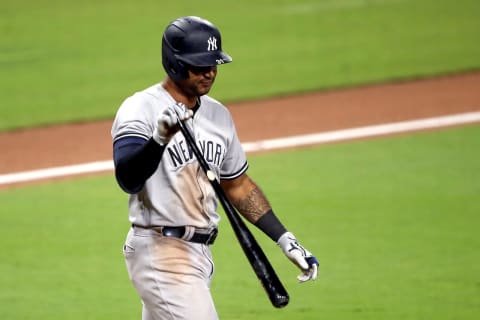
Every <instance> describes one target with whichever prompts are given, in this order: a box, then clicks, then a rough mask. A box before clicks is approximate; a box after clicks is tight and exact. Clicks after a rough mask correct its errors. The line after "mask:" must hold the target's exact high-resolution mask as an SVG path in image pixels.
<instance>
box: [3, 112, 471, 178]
mask: <svg viewBox="0 0 480 320" xmlns="http://www.w3.org/2000/svg"><path fill="white" fill-rule="evenodd" d="M479 121H480V112H469V113H461V114H454V115H449V116H441V117H434V118H425V119H418V120H412V121H402V122H394V123H386V124H381V125H372V126H365V127H357V128H351V129H345V130H335V131H328V132H320V133H314V134H306V135H297V136H291V137H286V138H278V139H268V140H260V141H256V142H245V143H242V146H243V148H244V149H245V152H247V153H250V152H259V151H270V150H278V149H285V148H293V147H301V146H308V145H316V144H322V143H329V142H336V141H343V140H353V139H360V138H367V137H374V136H382V135H388V134H395V133H402V132H409V131H418V130H425V129H434V128H441V127H448V126H456V125H462V124H468V123H474V122H479ZM113 169H114V167H113V161H112V160H105V161H95V162H89V163H83V164H77V165H69V166H61V167H54V168H46V169H39V170H31V171H23V172H14V173H8V174H2V175H0V185H6V184H14V183H21V182H31V181H35V180H42V179H51V178H58V177H66V176H73V175H80V174H91V173H98V172H104V171H112V170H113Z"/></svg>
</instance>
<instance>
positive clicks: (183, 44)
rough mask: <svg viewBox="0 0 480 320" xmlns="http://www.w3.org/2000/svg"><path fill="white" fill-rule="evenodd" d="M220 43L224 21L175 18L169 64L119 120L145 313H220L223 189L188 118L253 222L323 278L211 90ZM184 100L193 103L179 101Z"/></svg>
mask: <svg viewBox="0 0 480 320" xmlns="http://www.w3.org/2000/svg"><path fill="white" fill-rule="evenodd" d="M231 61H232V58H231V57H230V56H229V55H228V54H226V53H225V52H223V51H222V42H221V37H220V32H219V30H218V29H217V27H216V26H214V25H213V24H212V23H210V22H209V21H207V20H204V19H202V18H199V17H193V16H188V17H182V18H179V19H176V20H174V21H173V22H171V23H170V24H169V25H168V26H167V27H166V29H165V32H164V34H163V39H162V63H163V67H164V69H165V71H166V73H167V76H166V78H165V79H164V81H162V82H161V83H158V84H155V85H153V86H151V87H150V88H147V89H145V90H143V91H141V92H137V93H135V94H134V95H132V96H131V97H129V98H127V99H126V100H125V101H124V102H123V104H122V105H121V106H120V108H119V110H118V112H117V114H116V117H115V120H114V123H113V126H112V138H113V157H114V163H115V176H116V179H117V182H118V184H119V186H120V187H121V188H122V189H123V190H124V191H125V192H127V193H129V194H130V196H129V202H128V206H129V220H130V223H131V226H132V227H131V229H130V230H129V232H128V235H127V238H126V241H125V245H124V247H123V253H124V256H125V260H126V265H127V270H128V273H129V276H130V279H131V281H132V282H133V285H134V287H135V288H136V290H137V292H138V294H139V296H140V298H141V300H142V303H143V310H142V319H144V320H147V319H172V320H173V319H176V320H178V319H188V320H192V319H199V320H203V319H209V320H210V319H218V315H217V312H216V310H215V307H214V304H213V301H212V297H211V294H210V281H211V279H212V276H213V273H214V265H213V261H212V255H211V252H210V245H212V244H213V243H214V241H215V237H216V235H217V226H218V222H219V220H220V217H219V215H218V214H217V206H218V201H217V197H216V195H215V192H214V190H213V188H212V186H211V185H210V183H209V182H208V180H207V177H206V176H205V174H204V173H203V171H202V170H201V168H200V166H199V164H198V162H197V160H196V158H195V156H194V155H193V153H192V150H190V149H189V147H188V145H187V143H186V141H185V139H184V137H183V135H182V134H181V132H178V131H179V127H178V121H179V120H182V121H183V120H186V121H188V123H189V126H190V128H191V129H192V131H193V135H194V138H195V139H196V142H197V144H198V146H199V147H200V150H201V152H202V153H203V155H204V158H205V160H206V161H207V162H208V163H209V165H210V166H211V168H212V169H213V170H214V171H215V174H216V176H217V177H220V183H221V186H222V188H223V190H224V191H225V193H226V195H227V196H228V198H229V199H230V201H231V202H232V203H233V205H234V206H235V207H236V208H237V210H238V211H239V212H240V214H241V215H243V216H244V217H245V218H246V219H247V220H248V221H249V222H251V223H252V224H254V225H255V226H256V227H258V228H259V229H260V230H262V231H263V232H264V233H265V234H266V235H268V236H269V237H270V238H271V239H272V240H273V241H275V242H276V243H277V244H278V245H279V246H280V248H281V249H282V250H283V252H284V253H285V255H286V256H287V257H288V258H289V259H290V260H291V261H292V262H294V263H295V264H296V265H297V266H298V267H299V268H300V270H301V272H302V273H301V274H300V276H299V277H298V280H299V281H301V282H304V281H307V280H315V279H316V277H317V267H318V262H317V259H316V258H315V257H314V256H312V254H311V253H310V252H309V251H308V250H306V249H305V248H304V247H302V246H301V245H300V244H299V243H298V242H297V240H296V239H295V236H294V235H293V234H292V233H291V232H288V231H287V229H286V228H285V227H284V226H283V225H282V223H281V222H280V221H279V219H278V218H277V217H276V216H275V214H274V213H273V211H272V208H271V206H270V204H269V202H268V200H267V198H266V197H265V195H264V194H263V193H262V191H261V190H260V188H259V187H258V186H257V185H256V184H255V182H254V181H253V180H252V179H251V178H250V177H249V176H248V175H247V169H248V163H247V159H246V156H245V153H244V151H243V149H242V146H241V144H240V141H239V139H238V137H237V133H236V129H235V126H234V123H233V121H232V118H231V116H230V113H229V112H228V110H227V109H226V108H225V107H224V106H223V105H222V104H221V103H220V102H218V101H216V100H215V99H213V98H211V97H209V96H207V93H208V92H209V91H210V89H211V88H212V85H213V83H214V81H215V77H216V75H217V65H220V64H225V63H229V62H231ZM179 104H183V105H184V106H186V108H185V109H181V108H179Z"/></svg>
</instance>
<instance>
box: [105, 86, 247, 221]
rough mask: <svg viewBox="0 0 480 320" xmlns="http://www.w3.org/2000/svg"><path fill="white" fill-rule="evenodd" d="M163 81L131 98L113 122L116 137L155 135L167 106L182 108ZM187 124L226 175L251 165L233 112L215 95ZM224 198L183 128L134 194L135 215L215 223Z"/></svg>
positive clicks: (202, 102)
mask: <svg viewBox="0 0 480 320" xmlns="http://www.w3.org/2000/svg"><path fill="white" fill-rule="evenodd" d="M175 104H176V102H175V100H174V99H173V98H172V97H171V96H170V94H169V93H168V92H167V91H165V89H164V88H163V86H162V85H161V84H156V85H154V86H152V87H150V88H148V89H146V90H144V91H141V92H137V93H135V94H134V95H133V96H131V97H129V98H127V99H126V100H125V101H124V102H123V104H122V105H121V107H120V108H119V110H118V112H117V115H116V117H115V120H114V123H113V126H112V138H113V141H116V140H118V139H121V138H124V137H141V138H144V139H146V140H147V139H149V138H150V137H152V135H153V132H154V130H155V128H156V123H157V118H158V115H159V114H160V112H161V111H162V110H163V109H164V108H172V109H174V108H178V107H176V106H175ZM187 125H188V126H189V128H190V130H191V131H192V133H193V135H194V138H195V140H196V142H197V144H198V146H199V148H200V150H201V151H202V153H203V155H204V158H205V160H206V161H207V162H208V164H209V165H210V167H211V169H212V170H213V171H214V172H215V174H216V176H217V177H220V178H222V179H233V178H236V177H238V176H240V175H241V174H242V173H244V172H245V171H246V170H247V168H248V163H247V160H246V156H245V152H244V151H243V148H242V146H241V144H240V141H239V139H238V136H237V132H236V129H235V125H234V123H233V120H232V117H231V115H230V112H229V111H228V110H227V108H225V106H223V105H222V104H221V103H220V102H218V101H216V100H215V99H212V98H211V97H209V96H202V97H201V98H200V108H199V109H198V110H197V111H196V112H195V115H194V116H193V118H192V119H190V120H187ZM217 206H218V200H217V197H216V195H215V192H214V190H213V188H212V187H211V185H210V183H209V182H208V179H207V178H206V176H205V174H204V172H203V171H202V170H201V168H200V166H199V164H198V161H197V160H196V158H195V155H194V154H193V152H192V150H190V148H189V147H188V145H187V143H186V141H185V139H184V137H183V134H182V133H181V132H177V133H176V134H175V136H174V137H173V138H172V139H171V140H170V142H169V143H168V145H167V146H166V149H165V151H164V153H163V156H162V160H161V161H160V164H159V166H158V168H157V170H156V171H155V172H154V174H153V175H152V176H151V177H150V178H149V179H148V180H147V181H146V183H145V186H144V187H143V189H142V190H141V191H140V192H139V193H137V194H133V195H130V199H129V219H130V222H131V223H133V224H136V225H139V226H145V227H150V226H182V225H187V226H195V227H199V228H211V227H214V226H217V224H218V221H219V219H220V217H219V215H218V214H217Z"/></svg>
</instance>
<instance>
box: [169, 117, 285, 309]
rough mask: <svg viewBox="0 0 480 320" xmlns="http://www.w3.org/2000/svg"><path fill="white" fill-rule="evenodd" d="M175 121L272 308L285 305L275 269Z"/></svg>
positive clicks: (183, 126)
mask: <svg viewBox="0 0 480 320" xmlns="http://www.w3.org/2000/svg"><path fill="white" fill-rule="evenodd" d="M175 111H176V110H175ZM178 122H179V127H180V131H181V132H182V134H183V136H184V137H185V140H186V141H187V144H188V146H189V147H190V148H191V149H192V151H193V153H194V154H195V157H196V158H197V160H198V162H199V164H200V167H201V168H202V170H203V171H204V172H205V174H206V175H207V178H208V181H210V184H211V185H212V187H213V189H214V190H215V193H216V194H217V197H218V199H219V201H220V203H221V205H222V207H223V209H224V211H225V214H226V215H227V217H228V220H229V221H230V225H231V226H232V229H233V231H234V233H235V235H236V237H237V239H238V242H239V243H240V246H241V247H242V249H243V252H244V253H245V255H246V256H247V258H248V261H249V262H250V265H251V266H252V268H253V270H254V272H255V274H256V275H257V277H258V279H259V280H260V282H261V284H262V286H263V288H264V289H265V291H266V293H267V295H268V297H269V299H270V302H271V303H272V305H273V306H274V307H276V308H282V307H285V306H286V305H287V304H288V302H289V299H290V298H289V296H288V293H287V291H286V289H285V287H284V286H283V285H282V282H281V281H280V279H279V278H278V276H277V274H276V273H275V270H274V269H273V267H272V265H271V264H270V262H269V261H268V259H267V257H266V255H265V253H264V252H263V250H262V248H261V247H260V245H259V244H258V242H257V240H256V239H255V237H254V236H253V234H252V233H251V231H250V230H249V229H248V227H247V226H246V225H245V223H244V222H243V220H242V218H241V217H240V215H239V214H238V213H237V211H236V209H235V207H234V206H233V205H232V203H231V202H230V200H229V199H228V198H227V196H226V195H225V192H224V191H223V189H222V187H221V186H220V183H219V182H218V180H217V179H216V176H215V173H213V171H212V170H210V166H209V165H208V163H207V161H206V160H205V158H204V157H203V155H202V153H201V152H200V149H199V148H198V146H197V143H196V142H195V140H194V138H193V136H192V134H191V133H190V131H189V129H188V128H187V126H186V124H185V123H184V122H183V121H181V120H180V118H179V121H178Z"/></svg>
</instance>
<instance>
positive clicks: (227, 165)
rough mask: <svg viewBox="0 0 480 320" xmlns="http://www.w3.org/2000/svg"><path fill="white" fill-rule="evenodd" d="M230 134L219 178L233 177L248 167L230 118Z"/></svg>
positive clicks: (229, 178)
mask: <svg viewBox="0 0 480 320" xmlns="http://www.w3.org/2000/svg"><path fill="white" fill-rule="evenodd" d="M230 121H231V124H230V126H231V128H232V135H231V137H230V140H229V144H228V147H227V150H226V153H225V159H224V161H223V164H222V167H221V170H220V178H221V179H227V180H231V179H235V178H237V177H239V176H240V175H242V174H243V173H245V172H246V171H247V169H248V162H247V156H246V154H245V151H244V150H243V147H242V144H241V143H240V140H239V139H238V135H237V130H236V128H235V124H234V123H233V120H232V119H231V118H230Z"/></svg>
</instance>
